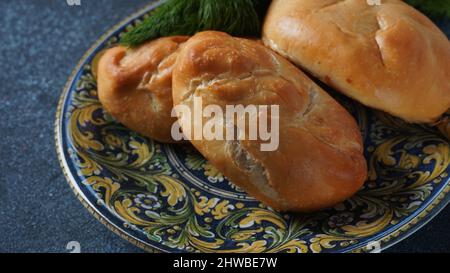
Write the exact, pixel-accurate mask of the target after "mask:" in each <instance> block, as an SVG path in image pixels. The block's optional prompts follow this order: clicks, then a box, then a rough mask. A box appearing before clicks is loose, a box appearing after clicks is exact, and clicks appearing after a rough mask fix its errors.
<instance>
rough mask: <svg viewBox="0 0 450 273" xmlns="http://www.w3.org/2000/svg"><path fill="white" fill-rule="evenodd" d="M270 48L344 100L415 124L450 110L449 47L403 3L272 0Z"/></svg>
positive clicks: (265, 35)
mask: <svg viewBox="0 0 450 273" xmlns="http://www.w3.org/2000/svg"><path fill="white" fill-rule="evenodd" d="M263 41H264V43H265V44H266V45H267V46H268V47H270V48H272V49H273V50H275V51H276V52H278V53H280V54H281V55H283V56H285V57H287V58H288V59H289V60H291V61H292V62H294V63H295V64H297V65H298V66H300V67H301V68H303V69H305V70H307V71H308V72H310V73H311V74H313V75H314V76H316V77H318V78H319V79H320V80H322V81H323V82H325V83H326V84H328V85H330V86H332V87H334V88H336V89H337V90H338V91H340V92H342V93H344V94H345V95H347V96H349V97H352V98H353V99H356V100H357V101H359V102H361V103H363V104H365V105H367V106H369V107H373V108H376V109H380V110H383V111H385V112H388V113H390V114H392V115H394V116H397V117H400V118H403V119H404V120H406V121H409V122H423V123H434V122H436V121H437V120H438V119H439V117H440V116H441V115H442V114H443V113H445V112H446V111H447V109H449V108H450V43H449V41H448V39H447V37H446V36H445V34H443V33H442V32H441V31H440V30H439V29H438V27H436V26H435V25H434V24H433V23H432V21H430V20H429V19H428V18H427V17H426V16H425V15H423V14H421V13H420V12H419V11H417V10H415V9H414V8H413V7H411V6H409V5H408V4H405V3H403V2H402V1H399V0H382V1H381V5H369V4H368V2H367V1H365V0H346V1H338V0H289V1H288V0H274V1H273V2H272V4H271V6H270V8H269V11H268V14H267V17H266V19H265V23H264V27H263Z"/></svg>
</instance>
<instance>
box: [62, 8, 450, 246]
mask: <svg viewBox="0 0 450 273" xmlns="http://www.w3.org/2000/svg"><path fill="white" fill-rule="evenodd" d="M155 5H157V4H153V5H150V6H148V7H147V8H145V9H144V10H142V11H140V12H138V13H137V14H134V15H132V16H131V17H130V18H128V19H126V20H125V21H124V22H123V23H120V24H119V25H118V26H116V27H115V28H114V29H113V30H111V31H110V32H108V33H107V34H106V35H105V36H103V37H102V38H100V40H99V41H98V42H97V43H96V44H95V45H94V46H93V47H92V48H91V49H90V50H89V51H88V52H87V53H86V55H85V56H84V57H83V59H82V60H81V62H80V64H79V65H78V67H77V68H76V69H75V71H74V73H73V75H72V76H71V78H70V80H69V81H68V83H67V86H66V88H65V90H64V92H63V94H62V96H61V100H60V104H59V108H58V111H57V120H56V145H57V150H58V155H59V159H60V162H61V165H62V168H63V170H64V173H65V174H66V176H67V179H68V181H69V184H70V186H71V187H72V188H73V189H74V191H75V193H76V195H77V196H78V197H79V199H80V200H81V202H82V203H83V204H84V205H85V206H86V207H87V208H88V209H89V211H90V212H91V213H93V215H94V216H95V217H97V218H98V219H99V220H100V221H101V222H102V223H104V224H106V225H107V226H108V227H109V228H110V229H112V230H113V231H114V232H116V233H117V234H119V235H120V236H122V237H123V238H125V239H127V240H128V241H130V242H132V243H134V244H136V245H138V246H139V247H141V248H144V249H145V250H147V251H165V252H350V251H352V252H361V251H372V250H374V249H375V250H378V249H385V248H386V247H389V246H390V245H392V244H394V243H396V242H398V241H400V240H401V239H404V238H405V237H407V236H408V235H410V234H411V233H413V232H414V231H416V230H417V229H419V228H420V227H421V226H423V225H424V224H426V223H427V222H428V221H429V220H430V219H431V218H432V217H433V216H435V215H436V214H437V213H438V212H439V211H440V210H441V209H442V208H444V207H445V205H446V204H447V203H448V201H449V200H450V196H449V195H448V194H447V193H448V191H449V189H450V186H449V183H448V182H449V177H448V173H449V170H450V145H449V142H448V140H447V139H446V138H445V137H444V136H443V135H442V134H440V133H439V131H437V130H436V129H434V128H431V127H425V126H419V125H411V124H406V123H404V122H402V121H400V120H398V119H395V118H392V117H391V116H388V115H386V114H383V113H380V112H377V111H373V110H370V109H367V108H365V107H363V106H361V105H359V104H358V103H355V102H353V101H351V100H349V99H346V98H343V97H340V96H336V95H335V96H336V98H337V99H338V100H339V101H340V102H341V103H342V104H343V105H344V106H345V107H347V109H348V110H349V111H350V112H351V113H352V114H353V115H354V117H355V118H356V119H357V121H358V123H359V126H360V128H361V132H362V134H363V136H364V142H365V156H366V159H367V162H368V165H369V178H368V180H367V182H366V183H365V185H364V187H363V188H362V189H361V190H360V191H359V192H358V194H357V195H356V196H354V197H353V198H351V199H350V200H348V201H346V202H344V203H342V204H339V205H337V206H336V207H334V208H332V209H328V210H324V211H321V212H317V213H312V214H284V213H279V212H276V211H274V210H272V209H271V208H269V207H266V206H264V205H263V204H261V203H259V202H258V201H256V200H255V199H254V198H252V197H250V196H248V195H247V194H246V193H245V192H244V191H242V190H241V189H239V188H238V187H236V186H235V185H233V184H232V183H231V182H230V181H228V180H227V178H226V177H224V176H223V175H222V174H221V173H220V172H219V171H217V170H216V169H215V168H214V167H213V166H212V165H210V164H209V163H208V162H207V161H206V160H205V159H204V158H203V157H202V156H201V155H200V154H199V153H198V152H196V151H195V149H193V147H192V146H190V145H187V144H186V145H164V144H160V143H158V142H155V141H152V140H150V139H147V138H144V137H142V136H140V135H138V134H136V133H134V132H132V131H130V130H128V129H126V128H125V127H123V126H122V125H121V124H119V123H117V122H115V121H114V120H113V119H112V118H111V116H109V115H108V114H107V113H105V112H104V111H103V109H102V106H101V105H100V103H99V101H98V98H97V90H96V80H95V75H94V74H95V73H93V70H92V67H93V63H95V62H96V61H97V59H98V58H96V56H98V54H99V52H101V51H102V50H103V49H105V48H107V47H110V46H112V45H114V44H116V43H117V41H118V38H119V37H120V35H121V33H123V32H124V31H125V30H126V29H127V28H129V27H131V26H132V25H135V24H137V23H139V21H140V20H141V19H142V18H143V17H145V16H148V13H149V12H151V10H152V9H153V8H154V7H155Z"/></svg>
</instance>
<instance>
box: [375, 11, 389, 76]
mask: <svg viewBox="0 0 450 273" xmlns="http://www.w3.org/2000/svg"><path fill="white" fill-rule="evenodd" d="M376 19H377V24H378V30H377V31H376V32H375V37H374V39H375V45H376V46H377V49H378V55H379V58H380V61H381V64H382V65H383V66H384V67H386V63H385V61H384V55H383V49H382V46H381V42H380V40H379V39H380V36H379V33H380V32H381V31H385V30H386V29H387V28H386V24H385V23H383V22H382V21H381V19H380V17H379V16H378V15H377V16H376Z"/></svg>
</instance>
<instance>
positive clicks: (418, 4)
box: [405, 0, 450, 18]
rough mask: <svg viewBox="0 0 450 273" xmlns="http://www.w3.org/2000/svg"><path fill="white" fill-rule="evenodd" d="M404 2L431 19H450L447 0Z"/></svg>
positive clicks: (449, 5)
mask: <svg viewBox="0 0 450 273" xmlns="http://www.w3.org/2000/svg"><path fill="white" fill-rule="evenodd" d="M405 2H406V3H408V4H410V5H411V6H413V7H415V8H416V9H418V10H420V11H421V12H423V13H424V14H426V15H427V16H429V17H431V18H442V17H447V18H450V1H449V0H406V1H405Z"/></svg>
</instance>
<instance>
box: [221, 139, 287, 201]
mask: <svg viewBox="0 0 450 273" xmlns="http://www.w3.org/2000/svg"><path fill="white" fill-rule="evenodd" d="M226 150H227V151H228V153H229V154H230V156H231V158H232V159H233V164H234V165H235V166H236V167H237V168H238V169H239V170H241V171H243V172H245V173H246V174H247V175H248V176H249V178H250V180H251V181H250V183H252V184H253V186H255V187H256V188H258V189H260V190H261V193H262V194H263V195H265V196H267V197H269V198H270V199H272V200H274V201H277V202H280V203H283V201H282V200H281V199H280V198H279V194H278V192H277V191H276V190H275V189H274V188H273V187H272V185H271V181H270V179H269V177H268V174H267V169H266V168H265V167H264V165H263V164H262V163H261V162H260V161H258V160H257V159H256V158H255V157H254V156H253V155H252V154H251V153H249V152H248V151H247V150H246V149H244V148H243V147H242V146H241V142H240V141H239V140H232V141H227V142H226Z"/></svg>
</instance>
